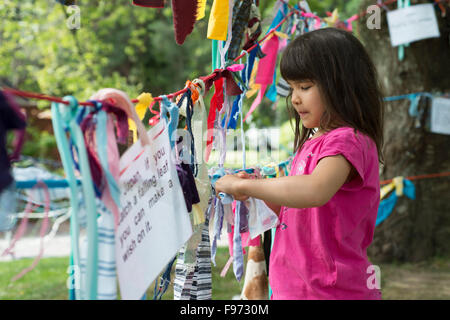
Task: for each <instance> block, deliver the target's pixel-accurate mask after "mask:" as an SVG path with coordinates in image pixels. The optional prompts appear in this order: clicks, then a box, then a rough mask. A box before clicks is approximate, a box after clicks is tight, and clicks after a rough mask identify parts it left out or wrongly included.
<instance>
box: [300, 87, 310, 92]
mask: <svg viewBox="0 0 450 320" xmlns="http://www.w3.org/2000/svg"><path fill="white" fill-rule="evenodd" d="M309 88H311V86H309V87H301V89H302V90H305V91H306V90H308V89H309Z"/></svg>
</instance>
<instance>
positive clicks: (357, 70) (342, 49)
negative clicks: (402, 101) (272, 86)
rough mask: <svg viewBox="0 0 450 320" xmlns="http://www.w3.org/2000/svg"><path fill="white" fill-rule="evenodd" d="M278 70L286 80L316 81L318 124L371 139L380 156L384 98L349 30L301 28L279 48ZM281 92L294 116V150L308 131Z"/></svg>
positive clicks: (367, 61)
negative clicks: (319, 104) (320, 108)
mask: <svg viewBox="0 0 450 320" xmlns="http://www.w3.org/2000/svg"><path fill="white" fill-rule="evenodd" d="M280 70H281V75H282V77H283V78H284V79H285V80H288V81H303V80H310V81H313V82H314V83H315V84H316V85H318V87H319V90H320V92H321V95H322V100H323V101H324V104H325V112H324V114H323V116H322V118H321V119H320V129H322V130H324V131H325V132H328V131H330V130H333V129H336V128H338V127H342V126H349V127H352V128H354V129H355V130H357V131H360V132H362V133H364V134H366V135H368V136H369V137H371V138H372V139H373V141H374V142H375V144H376V146H377V150H378V158H379V161H380V162H381V163H383V162H384V158H383V153H382V148H383V117H384V103H383V97H382V94H381V85H380V83H379V81H378V76H377V71H376V69H375V66H374V65H373V63H372V60H371V59H370V57H369V55H368V54H367V52H366V50H365V49H364V47H363V45H362V44H361V42H360V41H359V40H358V39H357V38H356V37H355V36H353V35H352V34H351V33H350V32H348V31H345V30H342V29H336V28H325V29H319V30H315V31H311V32H307V33H305V34H303V35H301V36H299V37H297V38H296V39H295V40H293V41H292V42H291V43H290V44H289V45H288V46H287V47H286V49H285V51H284V53H283V56H282V58H281V63H280ZM291 95H292V92H291V94H289V96H288V97H287V98H286V104H287V106H288V109H289V111H290V113H291V115H292V116H293V118H294V119H295V140H294V152H296V151H297V150H299V148H301V146H302V145H303V143H304V142H305V141H306V140H307V139H308V138H309V136H310V135H311V134H312V133H313V132H314V130H313V129H308V128H305V127H304V126H303V125H302V126H301V128H300V116H299V114H298V113H297V112H296V111H295V109H294V108H293V106H292V102H291Z"/></svg>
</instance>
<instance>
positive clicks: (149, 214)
mask: <svg viewBox="0 0 450 320" xmlns="http://www.w3.org/2000/svg"><path fill="white" fill-rule="evenodd" d="M148 136H149V139H150V141H151V146H146V147H145V149H144V148H143V147H142V146H141V142H140V141H137V142H136V143H135V144H134V145H133V146H131V147H130V149H129V150H127V151H126V152H125V154H124V155H123V156H122V157H121V159H120V179H119V183H120V188H121V196H120V202H121V205H122V206H121V208H120V218H119V225H118V228H117V230H116V263H117V274H118V278H119V285H120V294H121V296H122V299H127V300H137V299H140V298H141V297H142V296H143V294H144V293H145V291H146V290H147V288H148V287H149V285H150V284H151V283H152V282H153V281H154V280H155V278H156V277H157V276H158V274H159V273H160V272H161V271H162V270H163V268H164V267H165V266H166V265H167V263H168V262H169V261H170V259H171V258H173V257H174V256H175V254H176V253H177V252H178V251H179V249H180V248H181V247H182V245H183V244H184V243H185V242H186V241H188V240H189V238H190V236H191V235H192V226H191V222H190V219H189V213H188V211H187V209H186V203H185V200H184V195H183V191H182V189H181V186H180V182H179V180H178V174H177V170H176V167H175V165H174V163H173V161H172V157H171V148H170V142H169V135H168V132H167V125H166V124H165V123H164V121H160V122H159V123H158V124H157V125H156V126H154V127H153V128H152V129H150V130H149V131H148Z"/></svg>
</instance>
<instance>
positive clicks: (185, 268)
mask: <svg viewBox="0 0 450 320" xmlns="http://www.w3.org/2000/svg"><path fill="white" fill-rule="evenodd" d="M208 213H209V211H207V214H206V219H205V224H204V225H203V229H202V240H201V242H200V244H199V246H198V248H197V251H196V262H195V264H194V265H186V264H185V263H184V254H185V251H186V246H183V248H182V249H181V250H180V251H179V253H178V258H177V264H176V267H175V280H174V300H211V299H212V277H211V247H210V242H209V214H208Z"/></svg>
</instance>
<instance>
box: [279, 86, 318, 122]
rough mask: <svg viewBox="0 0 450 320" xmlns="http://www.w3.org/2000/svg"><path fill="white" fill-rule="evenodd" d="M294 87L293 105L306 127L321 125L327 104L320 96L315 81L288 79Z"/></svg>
mask: <svg viewBox="0 0 450 320" xmlns="http://www.w3.org/2000/svg"><path fill="white" fill-rule="evenodd" d="M287 83H288V84H289V85H290V87H291V88H292V97H291V101H292V105H293V107H294V109H295V110H296V111H297V112H298V114H299V115H300V118H301V119H302V124H303V126H305V128H308V129H312V128H317V127H319V124H320V119H321V117H322V114H323V113H324V112H325V104H324V103H323V101H322V98H321V96H320V90H319V87H318V86H317V84H315V83H314V82H313V81H309V80H305V81H287Z"/></svg>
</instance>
